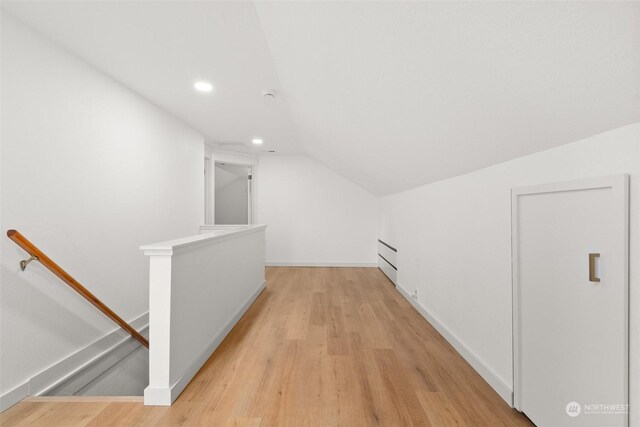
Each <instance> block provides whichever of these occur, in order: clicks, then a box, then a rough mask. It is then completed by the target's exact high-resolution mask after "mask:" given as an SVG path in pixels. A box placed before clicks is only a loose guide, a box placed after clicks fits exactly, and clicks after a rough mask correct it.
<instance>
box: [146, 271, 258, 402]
mask: <svg viewBox="0 0 640 427" xmlns="http://www.w3.org/2000/svg"><path fill="white" fill-rule="evenodd" d="M265 287H266V281H263V282H262V283H261V284H260V286H258V288H257V289H256V290H255V291H254V292H253V293H252V294H251V295H250V296H249V298H248V299H247V301H245V303H244V304H243V305H242V307H240V309H239V310H238V311H237V312H236V314H235V315H234V316H233V317H232V318H231V319H229V321H228V322H227V324H226V325H225V326H224V328H222V330H221V331H220V332H219V333H218V334H217V335H216V336H215V337H214V338H213V340H211V342H209V344H207V346H206V347H205V348H204V350H202V352H200V354H199V355H198V357H196V358H195V359H194V360H193V362H191V364H190V365H189V367H187V369H186V370H185V372H184V373H183V374H182V376H181V377H180V379H179V380H178V381H176V382H175V383H174V384H173V385H172V386H171V387H170V388H151V387H147V388H146V389H145V390H144V404H145V405H157V406H169V405H171V404H172V403H173V402H174V401H175V400H176V399H177V398H178V396H180V393H182V392H183V390H184V389H185V387H187V385H188V384H189V382H190V381H191V379H192V378H193V377H194V376H195V375H196V374H197V373H198V371H199V370H200V368H202V366H203V365H204V364H205V362H206V361H207V360H208V359H209V357H211V355H212V354H213V352H214V351H215V350H216V348H218V346H219V345H220V343H221V342H222V340H223V339H225V337H226V336H227V334H229V332H230V331H231V329H233V327H234V326H235V325H236V323H238V321H239V320H240V318H242V316H243V315H244V313H246V311H247V310H248V309H249V307H251V304H253V302H254V301H255V300H256V298H258V296H259V295H260V294H261V293H262V291H264V289H265Z"/></svg>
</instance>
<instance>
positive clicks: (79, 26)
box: [3, 1, 640, 195]
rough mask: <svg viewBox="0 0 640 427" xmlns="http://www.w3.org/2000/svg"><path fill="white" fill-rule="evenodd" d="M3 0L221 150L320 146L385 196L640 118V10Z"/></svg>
mask: <svg viewBox="0 0 640 427" xmlns="http://www.w3.org/2000/svg"><path fill="white" fill-rule="evenodd" d="M3 7H4V8H5V9H6V10H8V11H9V12H10V13H12V14H14V15H16V16H17V17H18V18H19V19H21V20H23V21H24V22H25V23H27V24H28V25H30V26H31V27H33V28H35V29H37V30H38V31H40V32H42V33H43V34H44V35H46V36H48V37H49V38H51V39H53V40H54V41H55V42H57V43H58V44H60V45H61V46H63V47H64V48H66V49H68V50H69V51H71V52H72V53H74V54H76V55H78V56H79V57H81V58H83V59H85V60H86V61H87V62H89V63H91V64H93V65H94V66H95V67H97V68H98V69H100V70H102V71H103V72H104V73H106V74H108V75H110V76H111V77H113V78H114V79H116V80H118V81H120V82H122V83H123V84H125V85H126V86H128V87H130V88H131V89H132V90H134V91H136V92H138V93H139V94H141V95H142V96H144V97H146V98H148V99H149V100H151V101H152V102H154V103H155V104H157V105H159V106H160V107H162V108H164V109H165V110H167V111H169V112H171V113H172V114H174V115H175V116H177V117H179V118H180V119H182V120H183V121H185V122H187V123H189V124H190V125H191V126H193V127H194V128H196V129H197V130H199V131H200V132H202V133H203V134H204V135H205V137H206V138H207V141H208V142H209V143H212V144H214V145H218V146H220V147H222V148H225V149H232V150H238V151H245V152H261V151H268V150H276V151H277V152H279V153H298V152H305V153H308V154H309V155H310V156H312V157H315V158H316V159H318V160H319V161H321V162H322V163H324V164H325V165H327V166H328V167H330V168H332V169H334V170H335V171H337V172H338V173H340V174H342V175H343V176H345V177H347V178H349V179H351V180H352V181H354V182H356V183H358V184H360V185H361V186H362V187H364V188H365V189H367V190H369V191H371V192H373V193H375V194H378V195H383V194H389V193H394V192H398V191H402V190H406V189H409V188H412V187H414V186H417V185H421V184H425V183H429V182H433V181H437V180H441V179H444V178H448V177H451V176H455V175H459V174H463V173H467V172H470V171H473V170H476V169H479V168H482V167H486V166H489V165H491V164H495V163H499V162H502V161H506V160H509V159H512V158H515V157H519V156H523V155H526V154H529V153H533V152H537V151H541V150H545V149H548V148H552V147H555V146H558V145H561V144H566V143H569V142H573V141H575V140H578V139H581V138H584V137H587V136H591V135H593V134H596V133H599V132H603V131H606V130H608V129H612V128H615V127H618V126H622V125H625V124H629V123H633V122H638V121H640V25H639V24H638V23H639V22H640V3H637V2H609V1H607V2H464V3H463V2H392V1H387V2H384V1H383V2H366V1H360V2H350V1H339V2H322V1H316V2H270V1H260V2H255V3H254V2H218V1H211V2H209V1H193V2H186V1H182V2H164V1H138V2H134V1H131V2H99V1H91V2H78V1H68V2H58V1H46V2H4V3H3ZM198 79H204V80H209V81H211V82H212V83H213V84H214V86H215V89H214V91H213V92H212V93H211V94H200V93H196V92H195V91H194V90H193V88H192V84H193V82H194V81H195V80H198ZM265 89H274V90H276V92H277V99H276V101H275V102H267V101H266V100H265V99H264V98H263V96H262V92H263V90H265ZM256 136H259V137H261V138H262V139H264V141H265V143H264V144H263V146H261V147H260V148H256V147H253V146H252V145H251V143H250V141H251V139H252V138H254V137H256Z"/></svg>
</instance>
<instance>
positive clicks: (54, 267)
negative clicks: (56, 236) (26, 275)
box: [7, 230, 149, 348]
mask: <svg viewBox="0 0 640 427" xmlns="http://www.w3.org/2000/svg"><path fill="white" fill-rule="evenodd" d="M7 237H9V238H10V239H11V240H13V241H14V242H15V243H16V244H17V245H18V246H20V247H21V248H22V249H24V250H25V251H27V253H28V254H29V255H31V256H32V257H35V258H33V260H34V261H38V262H40V264H42V265H43V266H44V267H45V268H46V269H48V270H49V271H50V272H52V273H53V274H55V275H56V276H58V277H59V278H60V279H62V281H63V282H65V283H66V284H67V285H69V286H71V288H73V290H75V291H76V292H77V293H79V294H80V295H81V296H82V297H83V298H84V299H86V300H87V301H89V302H90V303H91V304H93V305H94V306H95V307H96V308H97V309H98V310H100V311H101V312H102V313H104V315H105V316H107V317H108V318H109V319H111V320H113V321H114V322H116V323H117V324H118V326H120V327H121V328H122V329H124V330H125V331H127V332H128V333H129V334H131V336H132V337H133V338H135V339H136V340H138V341H139V342H140V344H142V345H143V346H145V347H147V348H149V341H147V339H146V338H145V337H143V336H142V335H141V334H140V332H138V331H136V330H135V329H134V328H133V327H132V326H131V325H129V324H128V323H127V322H125V321H124V320H123V319H122V318H121V317H120V316H118V315H117V314H116V313H114V312H113V310H111V309H110V308H109V307H107V306H106V305H105V304H104V303H103V302H102V301H100V300H99V299H98V298H97V297H96V296H95V295H93V294H92V293H91V292H89V291H88V290H87V288H85V287H84V286H82V285H81V284H80V283H78V281H77V280H76V279H74V278H73V277H71V275H70V274H69V273H67V272H66V271H64V270H63V269H62V268H60V266H59V265H58V264H56V263H55V262H53V261H52V260H51V258H49V257H48V256H46V255H45V254H44V253H43V252H42V251H41V250H40V249H38V248H37V247H36V246H35V245H34V244H33V243H31V242H30V241H29V240H27V238H26V237H24V236H23V235H22V234H20V233H19V232H18V231H16V230H9V231H7Z"/></svg>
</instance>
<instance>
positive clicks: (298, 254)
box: [256, 155, 378, 266]
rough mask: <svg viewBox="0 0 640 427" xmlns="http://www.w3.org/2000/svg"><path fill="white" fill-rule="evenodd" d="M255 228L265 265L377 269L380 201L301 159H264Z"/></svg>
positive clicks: (272, 157) (259, 184)
mask: <svg viewBox="0 0 640 427" xmlns="http://www.w3.org/2000/svg"><path fill="white" fill-rule="evenodd" d="M256 176H257V178H256V185H257V186H258V189H259V191H258V211H257V215H258V218H257V220H256V222H257V223H262V224H268V225H269V227H268V228H267V264H269V265H310V266H316V265H329V266H376V265H377V258H378V255H377V240H376V235H377V211H378V199H377V197H376V196H374V195H373V194H371V193H369V192H368V191H366V190H364V189H363V188H362V187H360V186H358V185H356V184H354V183H353V182H351V181H349V180H347V179H346V178H343V177H342V176H340V175H338V174H337V173H336V172H334V171H332V170H331V169H328V168H327V167H325V166H323V165H322V164H320V163H319V162H317V161H316V160H313V159H312V158H310V157H308V156H305V155H264V156H261V157H260V162H259V167H258V173H257V174H256Z"/></svg>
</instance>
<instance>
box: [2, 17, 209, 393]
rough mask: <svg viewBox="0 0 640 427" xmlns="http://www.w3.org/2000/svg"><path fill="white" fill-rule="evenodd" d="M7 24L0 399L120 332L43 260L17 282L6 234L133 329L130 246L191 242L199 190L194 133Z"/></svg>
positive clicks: (141, 269)
mask: <svg viewBox="0 0 640 427" xmlns="http://www.w3.org/2000/svg"><path fill="white" fill-rule="evenodd" d="M3 15H4V16H3V18H2V134H1V136H2V179H1V182H2V207H1V214H2V217H1V218H2V227H1V228H2V235H1V236H0V240H1V242H2V243H1V248H2V282H1V287H0V300H1V312H2V313H1V317H0V320H1V323H2V324H1V335H2V336H1V343H2V348H1V349H0V359H1V360H2V363H1V370H0V375H1V380H0V394H5V393H6V392H7V391H9V390H12V389H14V388H16V387H20V390H26V386H25V384H26V382H27V381H28V380H29V378H30V377H31V376H33V375H34V374H36V373H38V372H40V371H41V370H43V369H45V368H47V367H49V366H50V365H52V364H54V363H55V362H57V361H59V360H61V359H63V358H65V357H66V356H68V355H70V354H71V353H73V352H75V351H76V350H79V349H81V348H83V347H85V346H87V345H88V344H90V343H91V342H93V341H94V340H96V339H98V338H100V337H101V336H103V335H105V334H107V333H108V332H109V331H111V330H113V329H115V327H114V324H113V323H112V322H111V321H109V320H108V319H106V318H105V317H104V316H103V315H102V314H101V313H99V312H98V311H97V310H96V309H95V308H94V307H93V306H91V305H90V304H88V303H87V302H85V301H84V300H83V299H81V298H80V297H79V296H78V295H77V294H75V293H74V292H73V291H72V290H71V289H69V288H68V287H67V286H66V285H64V284H63V283H61V281H60V280H58V279H57V278H54V277H53V276H52V274H51V273H49V272H48V271H46V270H45V269H44V268H43V267H42V266H41V265H39V264H38V263H35V262H34V263H32V264H31V265H30V266H29V268H28V269H27V271H26V272H24V273H23V272H20V271H19V267H18V261H19V260H20V259H23V258H25V257H26V256H25V252H24V251H22V250H21V249H20V248H18V247H17V246H16V245H15V244H14V243H13V242H11V241H10V240H8V239H7V238H6V235H5V233H6V231H7V229H9V228H15V229H18V230H19V231H21V232H22V233H23V234H24V235H25V236H26V237H27V238H29V239H30V240H32V241H33V242H34V243H35V244H36V245H37V246H39V247H40V248H41V249H42V250H44V251H45V252H46V253H47V254H49V256H51V258H53V260H54V261H56V262H58V263H59V264H60V265H61V266H62V267H63V268H65V269H66V270H67V271H68V272H69V273H71V274H72V275H73V276H74V277H76V278H77V279H78V280H79V281H80V282H81V283H83V284H84V285H85V286H86V287H87V288H88V289H89V290H91V291H92V292H94V293H95V294H96V295H97V296H98V297H99V298H101V299H102V300H103V301H104V302H105V303H106V304H108V305H109V306H111V307H112V308H113V309H114V310H115V311H116V312H117V313H118V314H120V315H121V316H122V317H123V318H124V319H125V320H130V319H132V318H135V317H137V316H139V315H140V314H141V313H144V312H146V311H147V310H148V262H147V260H146V259H145V257H144V256H143V255H142V253H140V251H139V250H138V246H139V245H140V244H142V243H146V242H149V241H159V240H164V239H169V238H175V237H179V236H185V235H192V234H195V233H197V229H198V225H199V224H200V223H201V222H202V220H203V212H202V206H203V194H204V189H203V179H202V166H203V158H204V141H203V138H202V137H201V136H200V135H199V134H197V133H196V132H194V131H192V130H191V129H189V128H188V127H186V126H185V125H183V124H182V123H180V122H178V121H177V120H175V119H173V118H172V117H171V116H169V115H168V114H167V113H165V112H164V111H162V110H160V109H159V108H157V107H155V106H154V105H152V104H150V103H149V102H147V101H146V100H144V99H142V98H141V97H139V96H137V95H136V94H134V93H133V92H131V91H129V90H128V89H126V88H125V87H123V86H121V85H120V84H118V83H116V82H115V81H113V80H111V79H110V78H108V77H107V76H105V75H104V74H102V73H100V72H99V71H96V70H95V69H93V68H92V67H90V66H89V65H87V64H86V63H85V62H83V61H81V60H79V59H77V58H76V57H73V56H71V55H69V54H68V53H66V52H65V51H63V50H61V49H60V48H58V47H57V46H55V45H53V44H51V43H49V42H48V41H47V40H45V39H44V38H42V37H40V36H39V35H38V34H36V33H34V32H32V31H30V30H28V29H26V28H25V27H24V26H22V25H21V24H19V23H18V22H17V21H16V20H14V19H13V18H10V17H9V16H8V15H7V14H6V13H3ZM187 89H188V88H187Z"/></svg>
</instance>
